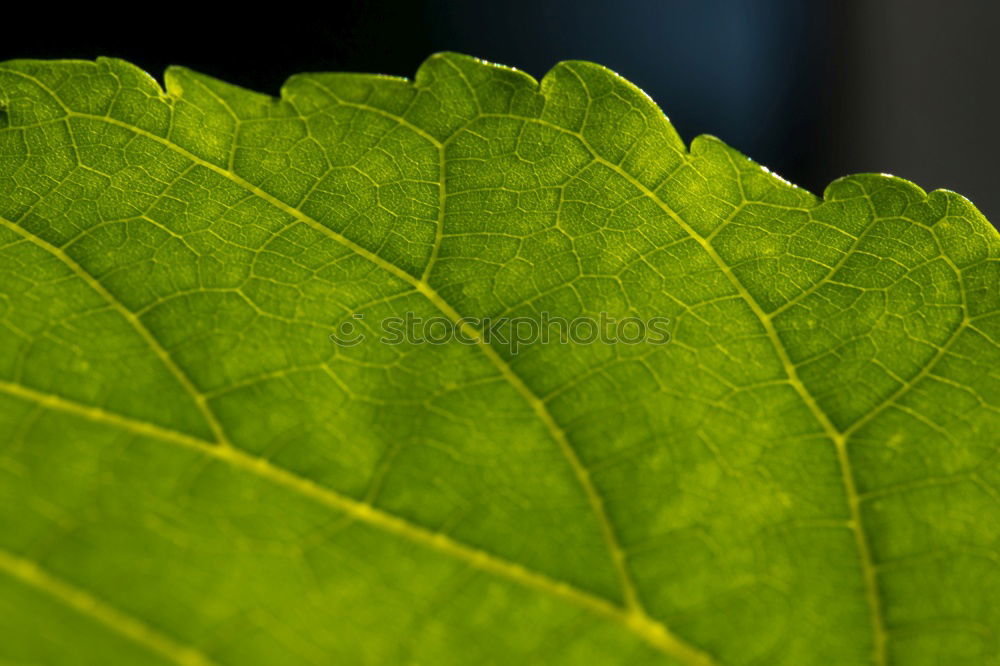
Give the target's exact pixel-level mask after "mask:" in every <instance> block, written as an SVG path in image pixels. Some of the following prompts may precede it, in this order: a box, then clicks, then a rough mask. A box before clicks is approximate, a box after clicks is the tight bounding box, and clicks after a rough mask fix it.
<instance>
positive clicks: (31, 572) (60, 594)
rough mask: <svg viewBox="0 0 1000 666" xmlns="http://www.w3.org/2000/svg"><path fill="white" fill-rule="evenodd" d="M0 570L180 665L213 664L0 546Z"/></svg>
mask: <svg viewBox="0 0 1000 666" xmlns="http://www.w3.org/2000/svg"><path fill="white" fill-rule="evenodd" d="M0 571H3V572H4V573H6V574H7V575H8V576H10V577H11V578H14V579H16V580H19V581H21V583H23V584H25V585H28V586H30V587H32V588H34V589H36V590H39V591H41V592H43V593H45V594H46V595H48V596H49V597H51V598H53V599H56V600H57V601H59V602H60V603H62V604H63V605H65V606H68V607H69V608H72V609H73V610H75V611H76V612H78V613H80V614H81V615H83V616H84V617H88V618H90V619H92V620H94V621H96V622H98V623H100V624H102V625H104V626H105V627H107V628H108V629H111V630H112V631H114V632H115V633H117V634H119V635H121V636H123V637H125V638H127V639H128V640H130V641H132V642H133V643H136V644H137V645H141V646H142V647H144V648H146V649H148V650H151V651H152V652H155V653H157V654H159V655H160V656H163V657H166V658H167V659H169V660H170V661H172V662H174V663H175V664H178V665H179V666H211V665H212V664H214V663H215V662H214V661H212V660H211V659H209V658H208V657H207V656H206V655H205V654H203V653H202V652H199V651H198V650H197V649H195V648H193V647H191V646H189V645H183V644H181V643H178V642H177V641H176V640H175V639H173V638H171V637H169V636H167V635H165V634H163V633H161V632H160V631H158V630H156V629H154V628H153V627H151V626H149V625H148V624H146V623H145V622H142V621H141V620H139V619H137V618H135V617H133V616H132V615H129V614H128V613H126V612H124V611H122V610H120V609H118V608H115V607H114V606H111V605H110V604H108V603H107V602H105V601H103V600H101V599H98V598H97V597H95V596H93V595H92V594H91V593H90V592H87V591H86V590H83V589H81V588H79V587H77V586H76V585H73V584H71V583H69V582H67V581H65V580H63V579H61V578H59V577H57V576H55V575H53V574H52V573H51V572H49V571H46V570H45V569H43V568H42V567H40V566H38V564H36V563H35V562H32V561H31V560H27V559H25V558H23V557H19V556H17V555H15V554H13V553H10V552H8V551H6V550H4V549H2V548H0Z"/></svg>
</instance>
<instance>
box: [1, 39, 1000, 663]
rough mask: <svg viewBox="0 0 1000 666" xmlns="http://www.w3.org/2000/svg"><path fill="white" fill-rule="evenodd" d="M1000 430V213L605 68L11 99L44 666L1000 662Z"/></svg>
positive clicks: (12, 504)
mask: <svg viewBox="0 0 1000 666" xmlns="http://www.w3.org/2000/svg"><path fill="white" fill-rule="evenodd" d="M406 313H411V314H412V315H413V316H416V317H420V318H422V320H424V321H427V320H430V319H434V318H437V319H438V320H439V321H440V322H441V324H442V326H443V325H444V324H446V323H447V322H452V323H454V322H459V321H460V320H463V318H468V317H475V318H484V317H489V318H492V319H494V320H496V319H501V318H503V317H528V318H532V319H538V318H539V317H541V316H542V315H543V313H545V314H547V315H551V316H554V317H562V318H565V319H567V320H575V319H579V318H581V317H594V318H596V317H598V316H599V315H600V314H602V313H604V314H606V315H608V316H610V317H615V318H618V319H619V320H620V319H622V318H625V317H637V318H639V319H640V320H642V321H648V320H650V319H651V318H654V317H664V318H667V319H668V320H669V334H670V340H669V343H667V344H652V343H648V342H647V343H643V344H636V345H629V344H622V343H619V344H604V343H600V342H597V343H594V344H582V343H579V342H577V343H571V344H559V343H554V344H553V343H549V344H542V343H537V344H528V345H525V346H524V347H523V348H522V349H521V350H520V351H519V352H518V353H513V351H512V350H511V349H510V347H509V346H508V345H505V344H503V343H501V342H500V341H499V340H497V339H495V338H488V335H487V334H488V329H487V328H485V327H483V326H478V327H477V326H475V325H471V324H468V323H466V324H465V326H464V328H463V329H462V331H463V333H464V340H452V341H450V342H448V343H445V344H426V343H418V342H416V341H411V342H410V343H405V344H398V345H393V344H385V343H383V342H380V341H379V339H378V338H379V331H378V326H379V322H384V321H385V320H386V318H387V317H403V316H405V314H406ZM466 321H467V320H466ZM345 324H350V325H351V326H354V327H355V329H356V330H358V331H360V332H363V333H364V334H365V336H366V337H365V340H364V341H363V342H360V343H359V344H355V345H353V346H352V345H338V344H334V343H333V342H332V341H331V339H330V336H331V334H334V335H336V334H337V333H338V331H343V330H346V329H345ZM348 328H349V327H348ZM998 410H1000V237H998V234H997V232H996V230H994V229H993V228H992V227H991V226H990V225H989V223H988V222H987V221H986V220H985V219H984V218H983V217H982V215H981V214H980V213H979V212H978V211H977V210H976V209H975V208H974V207H973V206H972V205H971V204H970V203H969V202H968V201H967V200H965V199H964V198H962V197H960V196H959V195H957V194H954V193H952V192H947V191H935V192H932V193H930V194H925V193H924V192H923V191H922V190H920V189H919V188H917V187H916V186H915V185H913V184H911V183H908V182H905V181H902V180H900V179H896V178H892V177H889V176H884V175H859V176H850V177H847V178H844V179H841V180H838V181H836V182H834V183H833V184H831V185H830V186H829V187H828V188H827V190H826V192H825V193H824V196H823V198H822V199H818V198H816V197H814V196H813V195H811V194H809V193H807V192H805V191H803V190H801V189H798V188H796V187H794V186H792V185H790V184H789V183H787V182H785V181H783V180H781V179H780V178H778V177H776V176H775V175H774V174H772V173H770V172H768V171H767V170H766V169H763V168H761V167H760V166H758V165H756V164H754V163H753V162H751V161H750V160H748V159H746V158H745V157H743V156H742V155H740V154H739V153H738V152H736V151H735V150H733V149H731V148H729V147H727V146H726V145H725V144H723V143H722V142H720V141H718V140H717V139H714V138H711V137H699V138H697V139H695V140H694V142H693V143H692V144H691V146H690V150H688V149H687V148H686V147H685V146H684V144H683V143H682V142H681V140H680V139H679V138H678V136H677V134H676V133H675V132H674V130H673V128H672V127H671V126H670V124H669V123H668V121H667V120H666V118H665V117H664V116H663V115H662V113H661V112H660V110H659V109H658V108H657V107H656V106H655V104H654V103H653V102H652V101H650V100H649V99H648V98H647V97H645V96H644V95H643V94H642V93H641V92H640V91H639V90H637V89H636V88H635V87H634V86H632V85H631V84H629V83H628V82H626V81H624V80H623V79H621V78H619V77H618V76H617V75H615V74H614V73H612V72H610V71H608V70H606V69H604V68H602V67H600V66H597V65H594V64H590V63H584V62H567V63H562V64H560V65H558V66H556V67H555V68H554V69H553V70H552V71H550V72H549V73H548V74H547V75H546V76H545V78H544V79H543V80H542V81H541V82H540V83H537V82H535V81H534V80H532V79H531V78H529V77H528V76H526V75H524V74H523V73H520V72H517V71H514V70H511V69H507V68H503V67H498V66H495V65H490V64H487V63H484V62H482V61H479V60H475V59H472V58H468V57H464V56H458V55H454V54H442V55H437V56H433V57H432V58H430V59H429V60H428V61H427V62H426V63H425V64H424V65H423V66H422V67H421V68H420V70H419V71H418V73H417V75H416V78H415V79H414V81H413V82H409V81H406V80H401V79H394V78H389V77H382V76H372V75H358V74H306V75H299V76H295V77H293V78H292V79H290V80H289V81H288V83H287V84H286V86H285V88H284V89H283V90H282V94H281V98H280V99H274V98H271V97H267V96H264V95H260V94H257V93H253V92H249V91H246V90H242V89H239V88H236V87H234V86H231V85H228V84H226V83H223V82H220V81H217V80H214V79H211V78H209V77H207V76H204V75H201V74H198V73H195V72H192V71H189V70H185V69H181V68H173V69H170V70H168V71H167V73H166V76H165V89H161V88H160V87H159V86H158V85H157V83H156V82H155V81H153V80H152V79H151V78H150V77H149V76H148V75H146V74H145V73H143V72H142V71H140V70H139V69H137V68H136V67H134V66H132V65H130V64H128V63H125V62H122V61H118V60H111V59H101V60H98V61H97V62H77V61H58V62H38V61H13V62H8V63H4V64H0V525H2V529H0V659H2V660H3V661H5V662H10V663H45V664H70V663H72V664H106V663H122V664H170V663H175V664H185V665H193V664H241V665H242V664H300V663H301V664H333V663H347V664H410V663H412V664H435V665H439V664H478V663H482V664H517V663H539V664H541V663H544V664H630V665H631V664H647V663H648V664H681V665H695V664H697V665H702V666H704V665H708V664H716V665H720V666H721V665H730V664H731V665H734V666H735V665H738V664H747V665H750V664H768V665H777V664H789V665H792V664H794V665H796V666H804V665H809V664H877V665H884V664H890V663H892V664H902V665H916V664H943V663H947V664H950V665H951V664H1000V656H998V655H1000V636H998V631H1000V606H998V605H997V604H996V603H995V600H996V599H997V598H1000V568H998V563H1000V467H998V461H997V450H998V445H1000V411H998Z"/></svg>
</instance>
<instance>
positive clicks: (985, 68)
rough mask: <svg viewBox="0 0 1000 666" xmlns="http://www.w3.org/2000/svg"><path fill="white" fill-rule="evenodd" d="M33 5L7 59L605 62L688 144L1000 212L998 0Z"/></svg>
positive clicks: (0, 39) (296, 67)
mask: <svg viewBox="0 0 1000 666" xmlns="http://www.w3.org/2000/svg"><path fill="white" fill-rule="evenodd" d="M20 7H21V9H22V10H23V8H24V7H25V5H20ZM29 9H30V8H29ZM4 11H6V10H4ZM32 11H34V12H36V15H35V16H30V17H28V16H25V17H22V18H19V19H14V20H12V19H9V18H8V19H4V18H3V17H2V16H0V21H3V24H2V25H0V60H6V59H10V58H25V57H30V58H87V59H90V58H94V57H96V56H99V55H108V56H116V57H120V58H125V59H127V60H130V61H132V62H134V63H136V64H137V65H139V66H141V67H142V68H144V69H146V70H147V71H149V72H150V73H151V74H153V75H154V76H156V77H157V78H159V77H160V75H161V73H162V71H163V69H164V68H165V67H166V66H167V65H169V64H180V65H186V66H188V67H191V68H193V69H196V70H199V71H202V72H205V73H207V74H211V75H213V76H216V77H219V78H222V79H225V80H227V81H230V82H233V83H237V84H240V85H243V86H245V87H248V88H252V89H255V90H259V91H263V92H268V93H271V94H277V92H278V90H279V88H280V87H281V84H282V82H283V81H284V80H285V78H287V77H288V76H289V75H291V74H293V73H295V72H301V71H323V70H327V71H359V72H380V73H386V74H397V75H402V76H412V74H413V72H414V71H415V70H416V68H417V67H418V66H419V64H420V63H421V61H423V60H424V58H426V57H427V56H428V55H430V54H431V53H434V52H436V51H444V50H451V51H460V52H463V53H468V54H470V55H475V56H478V57H481V58H485V59H487V60H493V61H496V62H499V63H502V64H506V65H512V66H515V67H518V68H520V69H523V70H525V71H526V72H528V73H529V74H532V75H533V76H535V77H541V76H542V75H543V74H544V73H545V72H546V71H547V70H548V69H549V68H550V67H551V66H552V65H553V64H555V63H556V62H558V61H559V60H568V59H584V60H592V61H595V62H599V63H601V64H603V65H606V66H608V67H610V68H612V69H614V70H616V71H617V72H619V73H620V74H622V75H623V76H625V77H626V78H628V79H630V80H631V81H633V82H634V83H636V84H637V85H639V86H640V87H641V88H643V89H644V90H645V91H646V92H648V93H649V94H650V95H651V96H652V97H653V99H655V100H656V101H657V102H658V103H659V104H660V106H661V107H663V109H664V111H665V112H666V113H667V115H668V116H670V118H671V120H672V121H673V122H674V124H675V125H676V126H677V128H678V130H679V131H680V133H681V136H682V137H684V139H685V140H686V141H690V140H691V139H692V138H693V137H694V136H696V135H698V134H702V133H708V134H714V135H716V136H719V137H720V138H722V139H723V140H725V141H726V142H727V143H729V144H730V145H732V146H734V147H736V148H738V149H739V150H741V151H743V152H744V153H746V154H748V155H749V156H751V157H753V158H754V159H755V160H757V161H758V162H760V163H762V164H764V165H766V166H768V167H770V168H771V169H773V170H774V171H776V172H778V173H779V174H780V175H782V176H784V177H785V178H787V179H788V180H791V181H793V182H795V183H797V184H799V185H802V186H803V187H806V188H807V189H809V190H811V191H813V192H816V193H822V191H823V188H824V187H825V186H826V184H827V183H829V182H830V181H831V180H833V179H835V178H837V177H839V176H842V175H846V174H848V173H858V172H865V171H881V172H887V173H893V174H895V175H898V176H902V177H904V178H908V179H911V180H913V181H915V182H916V183H917V184H919V185H921V186H922V187H924V188H925V189H927V190H930V189H935V188H938V187H946V188H948V189H953V190H956V191H958V192H961V193H962V194H964V195H966V196H968V197H969V198H970V199H972V201H973V202H974V203H976V204H977V205H978V206H979V208H980V209H981V210H982V211H983V212H984V213H985V214H986V216H987V217H989V218H991V219H992V220H993V221H994V222H995V223H996V222H997V221H1000V187H998V185H1000V178H998V176H1000V166H998V159H1000V130H998V128H997V124H998V122H1000V118H998V113H997V110H998V102H1000V90H998V83H1000V77H998V71H997V67H998V65H1000V40H998V33H1000V2H996V1H995V0H979V1H968V2H950V3H945V2H931V1H929V0H845V1H843V2H829V3H827V2H821V1H815V0H814V1H809V0H800V1H794V0H645V1H644V0H629V1H626V0H619V1H618V2H597V1H591V0H576V1H569V0H549V1H546V0H535V1H533V2H529V1H524V0H510V1H507V2H493V3H485V2H460V1H457V0H455V1H446V0H412V1H409V2H358V1H354V2H342V3H336V4H328V5H322V6H320V5H313V6H308V7H306V6H298V5H296V4H294V3H285V4H281V3H266V4H265V5H261V6H258V7H257V8H256V9H255V8H253V7H252V6H250V5H246V6H239V5H237V6H230V5H226V6H221V5H217V4H215V3H203V4H202V5H200V6H188V7H181V6H178V5H176V4H173V3H167V4H164V5H162V6H159V5H144V6H137V5H136V6H131V7H130V8H111V7H109V6H108V7H105V6H98V5H96V4H94V5H93V6H89V7H82V8H79V9H78V10H75V11H73V12H68V11H67V10H65V9H55V8H51V9H50V8H40V9H38V10H32Z"/></svg>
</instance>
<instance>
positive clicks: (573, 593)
mask: <svg viewBox="0 0 1000 666" xmlns="http://www.w3.org/2000/svg"><path fill="white" fill-rule="evenodd" d="M0 391H2V392H5V393H7V394H9V395H13V396H15V397H18V398H21V399H23V400H26V401H29V402H31V403H34V404H38V405H41V406H42V407H45V408H48V409H53V410H57V411H61V412H64V413H68V414H73V415H75V416H78V417H82V418H85V419H88V420H90V421H94V422H97V423H104V424H107V425H111V426H114V427H116V428H118V429H121V430H124V431H126V432H129V433H132V434H134V435H138V436H141V437H146V438H150V439H153V440H156V441H161V442H167V443H170V444H173V445H177V446H180V447H183V448H186V449H190V450H192V451H195V452H197V453H199V454H201V455H204V456H206V457H209V458H212V459H214V460H218V461H220V462H222V463H224V464H226V465H229V466H231V467H233V468H235V469H238V470H240V471H242V472H245V473H248V474H251V475H253V476H256V477H258V478H261V479H263V480H265V481H267V482H269V483H273V484H275V485H277V486H280V487H283V488H285V489H287V490H290V491H291V492H293V493H295V494H297V495H301V496H304V497H307V498H309V499H311V500H313V501H315V502H316V503H318V504H320V505H322V506H325V507H328V508H330V509H333V510H335V511H337V512H340V513H343V514H345V515H348V516H350V517H351V518H353V519H355V520H357V521H359V522H361V523H364V524H366V525H370V526H372V527H375V528H376V529H379V530H381V531H383V532H387V533H389V534H392V535H394V536H397V537H399V538H402V539H404V540H406V541H409V542H412V543H416V544H418V545H420V546H423V547H425V548H429V549H431V550H434V551H436V552H438V553H441V554H444V555H446V556H448V557H451V558H454V559H457V560H460V561H462V562H464V563H466V564H467V565H468V566H470V567H472V568H474V569H476V570H479V571H483V572H486V573H489V574H491V575H494V576H498V577H501V578H505V579H507V580H511V581H513V582H516V583H518V584H520V585H523V586H525V587H529V588H532V589H536V590H539V591H542V592H544V593H547V594H550V595H552V596H554V597H556V598H559V599H562V600H564V601H567V602H569V603H571V604H573V605H575V606H577V607H580V608H583V609H584V610H587V611H589V612H592V613H595V614H597V615H600V616H602V617H605V618H608V619H610V620H613V621H615V622H617V623H619V624H621V625H623V626H624V627H625V628H626V629H628V630H629V631H631V632H632V633H633V634H635V635H636V636H638V637H639V638H640V639H642V640H644V641H645V642H647V643H649V644H650V645H652V646H653V647H655V648H657V649H658V650H660V651H662V652H663V653H665V654H668V655H670V656H672V657H675V658H676V659H678V660H679V661H680V662H681V663H683V664H686V665H688V666H712V664H713V663H714V662H713V661H712V660H711V659H710V658H709V657H708V656H707V655H705V654H704V653H702V652H700V651H699V650H697V649H696V648H693V647H691V646H690V645H688V644H687V643H685V642H683V641H681V640H680V639H678V638H677V637H675V636H674V635H673V634H671V633H670V632H669V631H667V629H666V628H665V627H664V626H663V625H662V624H660V623H659V622H657V621H655V620H653V619H652V618H649V617H645V616H640V615H637V614H636V613H634V612H633V611H631V610H629V609H627V608H622V607H620V606H618V605H616V604H613V603H611V602H610V601H608V600H607V599H604V598H602V597H599V596H596V595H594V594H591V593H589V592H586V591H584V590H581V589H579V588H577V587H574V586H572V585H570V584H568V583H565V582H563V581H559V580H555V579H553V578H550V577H548V576H546V575H545V574H542V573H539V572H537V571H533V570H531V569H528V568H527V567H525V566H523V565H521V564H518V563H516V562H512V561H509V560H505V559H503V558H501V557H499V556H497V555H493V554H492V553H489V552H487V551H484V550H481V549H478V548H475V547H473V546H469V545H467V544H464V543H462V542H460V541H456V540H455V539H452V538H451V537H449V536H447V535H446V534H442V533H439V532H433V531H431V530H429V529H427V528H425V527H422V526H420V525H417V524H415V523H411V522H409V521H407V520H405V519H403V518H400V517H398V516H396V515H393V514H390V513H387V512H385V511H382V510H381V509H378V508H377V507H375V506H372V505H371V504H368V503H366V502H362V501H358V500H356V499H353V498H351V497H348V496H346V495H342V494H340V493H338V492H337V491H335V490H332V489H330V488H328V487H326V486H321V485H319V484H317V483H316V482H315V481H313V480H312V479H308V478H306V477H303V476H300V475H298V474H296V473H295V472H292V471H291V470H288V469H285V468H283V467H280V466H278V465H275V464H274V463H272V462H271V461H269V460H267V459H266V458H261V457H259V456H255V455H253V454H250V453H247V452H245V451H243V450H241V449H239V448H236V447H231V446H218V445H217V444H214V443H212V442H209V441H207V440H202V439H199V438H197V437H194V436H192V435H189V434H187V433H182V432H178V431H176V430H171V429H169V428H165V427H163V426H159V425H156V424H153V423H148V422H146V421H141V420H138V419H134V418H132V417H129V416H125V415H122V414H118V413H116V412H111V411H108V410H105V409H102V408H101V407H95V406H91V405H84V404H80V403H77V402H74V401H72V400H68V399H66V398H63V397H62V396H58V395H54V394H51V393H44V392H41V391H36V390H35V389H32V388H29V387H26V386H22V385H20V384H14V383H11V382H6V381H2V380H0ZM0 564H2V562H0ZM54 596H59V595H58V594H56V595H54ZM60 598H62V597H60ZM64 601H65V599H64ZM71 605H74V604H71ZM74 607H77V606H76V605H74Z"/></svg>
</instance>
